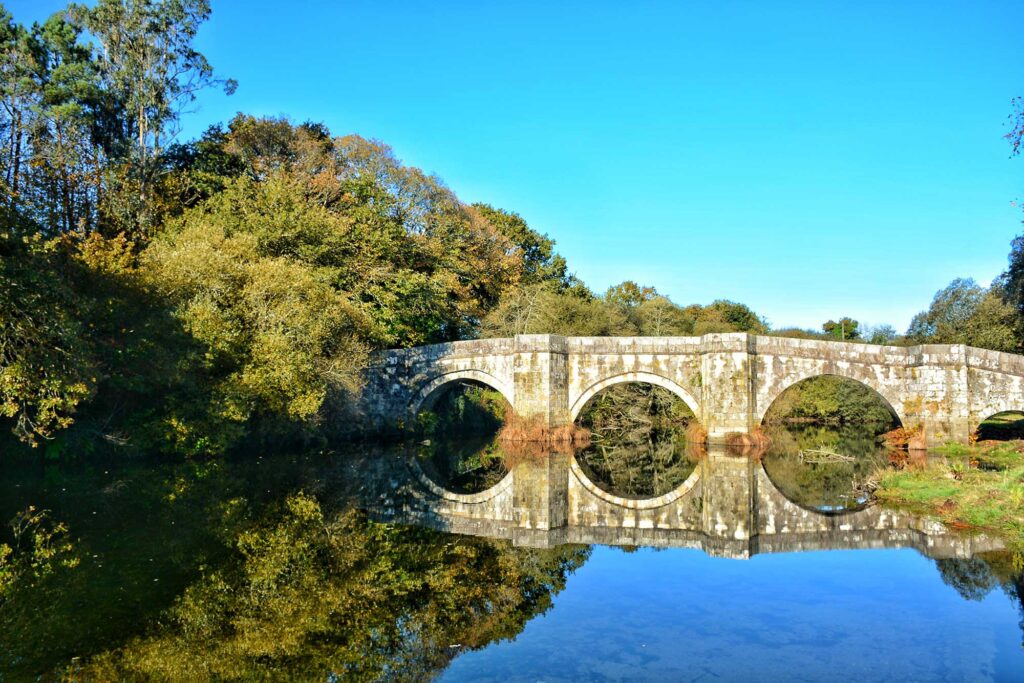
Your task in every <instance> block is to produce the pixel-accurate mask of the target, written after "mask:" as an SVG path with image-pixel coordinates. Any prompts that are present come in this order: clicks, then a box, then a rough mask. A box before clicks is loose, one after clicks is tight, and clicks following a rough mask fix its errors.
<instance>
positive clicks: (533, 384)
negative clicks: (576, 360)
mask: <svg viewBox="0 0 1024 683" xmlns="http://www.w3.org/2000/svg"><path fill="white" fill-rule="evenodd" d="M568 358H569V351H568V348H567V346H566V339H565V337H562V336H559V335H555V334H520V335H516V337H515V339H514V342H513V361H512V367H513V371H512V384H513V395H514V397H515V399H514V406H513V407H514V408H515V411H516V413H517V414H518V415H519V416H520V417H524V418H527V419H532V420H537V421H539V423H540V424H541V425H543V426H544V427H561V426H563V425H566V424H569V423H570V422H572V419H571V418H570V416H569V369H568Z"/></svg>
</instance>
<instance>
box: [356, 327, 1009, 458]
mask: <svg viewBox="0 0 1024 683" xmlns="http://www.w3.org/2000/svg"><path fill="white" fill-rule="evenodd" d="M818 375H836V376H839V377H845V378H848V379H852V380H856V381H858V382H860V383H862V384H865V385H867V386H868V387H870V388H872V389H874V390H875V392H877V393H878V394H879V395H880V396H881V397H882V398H883V399H884V400H885V401H886V403H888V405H889V407H890V408H891V409H892V412H893V414H894V415H895V416H896V417H897V418H898V419H899V421H900V422H901V423H902V425H903V426H904V427H907V428H915V427H918V426H921V427H923V429H924V432H925V436H926V438H927V442H928V444H929V445H938V444H941V443H943V442H946V441H950V440H957V441H966V440H967V439H968V438H969V436H970V435H971V434H972V433H973V432H974V430H975V429H976V428H977V426H978V424H979V423H980V422H981V421H983V420H984V419H986V418H987V417H989V416H991V415H994V414H995V413H999V412H1003V411H1007V410H1024V356H1018V355H1014V354H1008V353H1000V352H997V351H986V350H983V349H976V348H973V347H969V346H963V345H956V344H954V345H944V344H943V345H922V346H910V347H897V346H875V345H868V344H859V343H850V342H826V341H818V340H806V339H789V338H783V337H766V336H758V335H751V334H746V333H729V334H706V335H704V336H703V337H562V336H557V335H548V334H543V335H536V334H533V335H518V336H516V337H514V338H512V339H480V340H472V341H461V342H451V343H447V344H434V345H430V346H422V347H416V348H410V349H399V350H392V351H386V352H383V353H381V354H379V355H378V356H376V357H375V359H374V361H373V362H372V363H371V366H370V368H369V369H368V371H367V385H366V389H365V393H364V401H363V407H364V412H365V414H366V417H367V418H368V419H370V420H371V421H372V422H376V423H378V424H381V423H392V424H408V423H409V421H410V420H411V418H413V417H415V415H416V413H417V412H418V411H419V410H420V409H421V408H423V407H427V406H429V405H430V403H431V402H432V401H433V400H434V398H435V397H436V396H437V395H438V393H439V392H438V390H439V389H441V388H442V387H444V386H445V385H447V384H449V383H451V382H456V381H460V380H463V381H472V382H479V383H481V384H485V385H487V386H489V387H491V388H493V389H495V390H497V391H499V392H500V393H501V394H502V395H503V396H504V397H505V398H506V399H507V400H508V402H509V404H511V406H512V407H513V409H514V410H515V411H516V412H517V413H518V414H519V415H520V416H523V417H533V418H535V419H539V420H540V421H541V422H542V423H543V424H545V425H547V426H551V427H555V426H559V425H563V424H567V423H571V422H573V421H574V420H575V419H576V418H577V416H578V415H579V414H580V412H581V411H582V410H583V408H584V406H586V404H587V402H588V401H589V400H590V399H591V398H593V397H594V395H595V394H597V393H598V392H600V391H601V390H602V389H605V388H607V387H609V386H611V385H613V384H618V383H621V382H647V383H650V384H654V385H657V386H660V387H663V388H665V389H667V390H669V391H671V392H672V393H674V394H675V395H676V396H678V397H679V398H681V399H682V400H683V401H684V402H686V404H687V405H688V406H689V407H690V409H691V410H692V411H693V414H694V415H695V416H696V417H697V419H698V420H699V421H700V423H701V424H702V426H703V427H704V429H705V430H706V431H707V433H708V439H709V441H710V442H711V443H715V442H721V441H723V440H724V439H725V438H726V436H727V435H729V434H731V433H749V432H750V431H751V430H752V429H754V428H756V427H757V426H759V425H760V424H761V421H762V420H763V418H764V416H765V413H766V412H767V410H768V407H769V406H771V404H772V402H773V401H774V400H775V399H776V398H778V397H779V395H780V394H782V392H783V391H785V390H786V389H787V388H789V387H791V386H792V385H794V384H796V383H797V382H800V381H802V380H805V379H808V378H810V377H816V376H818Z"/></svg>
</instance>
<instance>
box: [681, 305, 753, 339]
mask: <svg viewBox="0 0 1024 683" xmlns="http://www.w3.org/2000/svg"><path fill="white" fill-rule="evenodd" d="M692 310H694V311H695V317H696V323H695V324H694V330H693V333H694V334H696V335H703V334H709V333H712V332H752V333H753V334H764V333H765V332H767V331H768V324H767V323H766V322H765V321H764V320H762V319H761V318H760V317H759V316H758V315H757V314H756V313H754V312H753V311H752V310H750V308H749V307H747V306H745V305H744V304H740V303H736V302H734V301H728V300H726V299H719V300H718V301H715V302H713V303H712V304H711V305H710V306H704V307H703V308H701V307H700V306H695V307H694V308H693V309H692Z"/></svg>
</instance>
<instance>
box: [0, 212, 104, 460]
mask: <svg viewBox="0 0 1024 683" xmlns="http://www.w3.org/2000/svg"><path fill="white" fill-rule="evenodd" d="M61 266H62V264H61V263H60V256H59V254H58V253H56V250H55V249H54V248H53V245H49V244H46V243H44V242H43V241H42V240H40V239H38V238H19V237H16V236H14V235H12V234H11V233H10V232H8V231H5V230H0V416H4V417H7V418H11V419H12V420H13V431H14V433H15V435H16V436H18V437H19V438H20V439H21V440H23V441H25V442H27V443H29V444H31V445H33V446H35V445H38V444H39V443H40V440H41V439H49V438H52V437H53V436H54V434H55V433H56V432H58V431H59V430H61V429H63V428H65V427H67V426H69V425H70V424H71V423H72V421H73V418H72V416H73V414H74V413H75V411H76V409H77V408H78V405H79V404H80V403H81V402H83V401H85V400H86V399H88V398H89V397H90V396H91V395H92V393H93V391H94V389H95V383H96V377H95V373H96V368H95V360H94V358H93V355H92V350H91V348H90V344H89V341H88V340H87V339H86V337H85V330H84V329H83V325H82V324H81V323H80V322H79V315H78V312H77V311H76V305H77V304H76V300H75V292H74V291H73V290H72V289H71V288H70V287H69V286H68V283H67V281H66V280H65V279H64V278H63V277H62V275H61V271H62V270H63V268H62V267H61Z"/></svg>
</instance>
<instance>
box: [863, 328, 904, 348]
mask: <svg viewBox="0 0 1024 683" xmlns="http://www.w3.org/2000/svg"><path fill="white" fill-rule="evenodd" d="M897 336H898V335H897V334H896V329H895V328H894V327H893V326H892V325H875V326H874V327H871V328H868V330H867V331H866V334H865V337H866V338H867V340H868V343H869V344H879V345H885V344H891V343H892V342H894V341H896V337H897Z"/></svg>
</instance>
